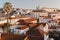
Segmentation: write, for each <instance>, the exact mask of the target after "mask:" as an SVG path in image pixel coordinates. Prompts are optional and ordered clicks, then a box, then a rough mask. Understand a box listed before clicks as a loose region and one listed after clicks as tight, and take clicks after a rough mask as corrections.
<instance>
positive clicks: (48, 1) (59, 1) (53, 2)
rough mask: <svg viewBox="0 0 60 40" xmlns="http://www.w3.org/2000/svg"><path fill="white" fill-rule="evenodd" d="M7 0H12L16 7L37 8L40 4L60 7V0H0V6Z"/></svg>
mask: <svg viewBox="0 0 60 40" xmlns="http://www.w3.org/2000/svg"><path fill="white" fill-rule="evenodd" d="M5 2H11V3H12V5H13V7H15V8H24V9H25V8H27V9H28V8H29V9H32V8H33V9H35V8H36V5H38V4H39V6H40V8H41V7H49V8H60V0H0V8H2V7H3V5H4V3H5Z"/></svg>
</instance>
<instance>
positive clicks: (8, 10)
mask: <svg viewBox="0 0 60 40" xmlns="http://www.w3.org/2000/svg"><path fill="white" fill-rule="evenodd" d="M3 10H4V11H5V12H6V13H7V27H6V32H7V33H8V31H9V21H8V18H9V14H10V13H11V11H12V4H11V3H10V2H6V3H5V4H4V6H3Z"/></svg>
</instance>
